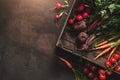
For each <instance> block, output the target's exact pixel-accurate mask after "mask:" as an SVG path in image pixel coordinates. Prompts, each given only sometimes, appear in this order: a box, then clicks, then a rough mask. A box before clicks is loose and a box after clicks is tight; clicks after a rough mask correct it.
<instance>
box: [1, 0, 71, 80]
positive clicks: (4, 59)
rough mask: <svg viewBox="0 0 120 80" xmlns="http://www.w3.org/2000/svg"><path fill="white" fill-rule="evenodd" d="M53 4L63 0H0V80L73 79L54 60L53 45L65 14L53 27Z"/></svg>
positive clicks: (67, 70)
mask: <svg viewBox="0 0 120 80" xmlns="http://www.w3.org/2000/svg"><path fill="white" fill-rule="evenodd" d="M56 2H61V3H63V4H64V0H0V80H73V74H72V73H71V71H70V70H69V69H68V68H67V67H66V66H65V65H64V64H63V63H61V62H60V61H59V60H58V59H57V58H56V51H55V44H56V42H57V39H58V36H59V34H60V31H61V28H62V26H63V24H64V22H65V19H66V16H65V15H64V18H63V17H62V18H61V20H60V21H59V22H58V24H57V26H56V24H55V21H54V16H55V14H56V13H57V12H56V11H55V10H54V9H53V8H54V7H55V4H56ZM69 2H70V6H71V4H72V0H69ZM65 11H69V8H68V9H65Z"/></svg>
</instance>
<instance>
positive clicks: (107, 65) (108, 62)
mask: <svg viewBox="0 0 120 80" xmlns="http://www.w3.org/2000/svg"><path fill="white" fill-rule="evenodd" d="M104 64H105V66H106V67H112V64H111V62H110V61H105V63H104Z"/></svg>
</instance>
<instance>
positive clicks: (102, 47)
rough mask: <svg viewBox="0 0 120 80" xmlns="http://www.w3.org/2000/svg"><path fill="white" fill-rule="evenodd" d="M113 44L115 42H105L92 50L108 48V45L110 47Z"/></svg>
mask: <svg viewBox="0 0 120 80" xmlns="http://www.w3.org/2000/svg"><path fill="white" fill-rule="evenodd" d="M112 45H113V43H107V44H105V45H102V46H99V47H96V48H93V49H92V50H98V49H104V48H108V47H110V46H112Z"/></svg>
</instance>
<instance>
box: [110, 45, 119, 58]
mask: <svg viewBox="0 0 120 80" xmlns="http://www.w3.org/2000/svg"><path fill="white" fill-rule="evenodd" d="M117 48H118V46H115V47H114V48H113V49H112V51H111V52H110V54H109V56H108V60H109V59H110V57H111V56H112V55H113V53H114V52H115V51H116V49H117Z"/></svg>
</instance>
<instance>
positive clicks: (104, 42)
mask: <svg viewBox="0 0 120 80" xmlns="http://www.w3.org/2000/svg"><path fill="white" fill-rule="evenodd" d="M106 43H108V41H107V40H105V41H102V42H101V43H99V44H97V45H96V47H99V46H102V45H104V44H106Z"/></svg>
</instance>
